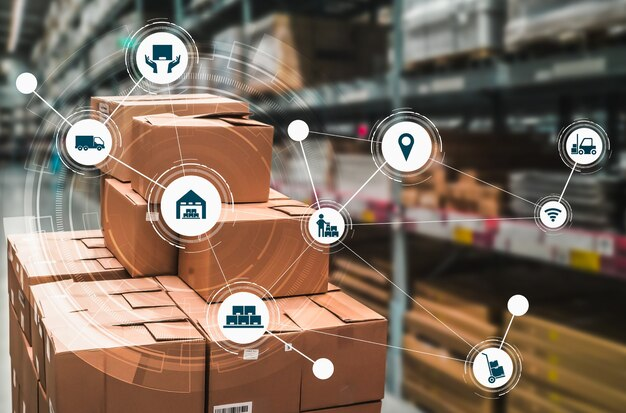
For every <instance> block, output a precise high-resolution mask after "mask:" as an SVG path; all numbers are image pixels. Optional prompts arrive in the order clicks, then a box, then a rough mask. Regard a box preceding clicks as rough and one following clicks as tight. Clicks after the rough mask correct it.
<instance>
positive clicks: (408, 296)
mask: <svg viewBox="0 0 626 413" xmlns="http://www.w3.org/2000/svg"><path fill="white" fill-rule="evenodd" d="M339 242H340V243H341V245H343V246H344V247H346V248H347V249H348V250H349V251H350V252H352V253H353V254H354V255H355V256H356V257H357V258H358V259H360V260H361V261H363V263H365V265H367V266H368V267H370V268H371V269H372V270H374V271H376V272H377V273H378V275H380V276H381V277H383V278H384V279H385V280H387V282H389V283H390V284H391V285H393V286H394V287H396V288H397V289H398V290H399V291H400V292H401V293H402V294H404V295H405V296H406V297H407V298H408V299H409V300H411V301H413V302H414V303H415V304H416V305H417V306H419V307H420V308H421V309H422V310H424V311H426V312H427V313H428V314H429V315H430V316H432V317H433V318H434V319H435V320H437V321H438V322H439V323H440V324H441V325H442V326H444V327H445V328H447V329H448V330H449V331H450V332H451V333H452V334H454V335H455V336H457V337H458V338H460V339H461V340H462V341H463V342H465V344H467V345H468V346H470V348H472V347H474V346H473V345H472V344H471V343H470V342H469V341H467V340H466V339H465V338H463V337H462V336H461V335H460V334H459V333H457V332H456V331H454V330H453V329H452V328H451V327H450V326H448V325H447V324H446V323H444V322H443V321H441V320H440V319H439V317H437V316H436V315H434V314H433V313H432V312H430V310H428V309H427V308H426V307H424V306H423V305H422V304H421V303H419V302H418V301H417V300H416V299H415V298H413V297H411V295H410V294H408V293H407V292H406V291H404V290H403V289H402V288H400V287H399V286H398V285H397V284H396V283H394V282H393V281H391V280H390V279H389V278H388V277H387V276H385V275H384V274H383V273H381V272H380V271H378V270H377V269H376V268H374V266H373V265H372V264H370V263H369V262H367V261H366V260H365V259H364V258H363V257H361V256H360V255H359V254H357V253H356V252H355V251H354V250H353V249H352V248H350V247H348V246H347V245H346V244H345V243H343V242H342V241H339Z"/></svg>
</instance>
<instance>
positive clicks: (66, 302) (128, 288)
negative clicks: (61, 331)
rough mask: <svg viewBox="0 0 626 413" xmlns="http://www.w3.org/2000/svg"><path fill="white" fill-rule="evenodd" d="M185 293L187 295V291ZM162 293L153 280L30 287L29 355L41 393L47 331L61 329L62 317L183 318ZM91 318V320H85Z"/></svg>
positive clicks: (100, 320) (96, 320) (94, 320)
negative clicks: (76, 314) (31, 302)
mask: <svg viewBox="0 0 626 413" xmlns="http://www.w3.org/2000/svg"><path fill="white" fill-rule="evenodd" d="M167 278H169V277H167ZM187 290H188V291H191V290H190V289H189V287H187ZM166 291H167V289H166V288H165V287H163V285H162V284H160V283H159V282H158V281H157V280H156V279H155V278H137V279H132V278H130V279H124V280H110V281H95V282H84V283H70V282H57V283H49V284H41V285H37V286H34V287H32V296H33V317H32V320H33V324H32V325H33V327H32V333H31V334H32V338H33V340H32V343H33V354H34V362H35V369H36V370H37V372H38V375H39V378H40V381H41V384H42V387H43V388H44V390H45V389H46V374H45V354H46V351H47V344H48V340H47V339H48V337H49V332H48V330H47V328H56V327H65V324H66V319H65V315H66V314H71V313H75V312H87V313H85V317H83V319H76V318H75V319H74V320H73V321H74V322H76V321H82V322H83V324H90V323H106V322H120V320H121V321H124V320H128V319H129V317H130V316H129V315H131V316H132V318H131V319H136V318H140V319H141V320H145V319H150V318H151V317H153V316H155V314H156V315H158V316H159V317H165V316H167V317H169V318H170V319H171V320H179V319H183V318H184V314H183V313H182V311H180V310H179V309H178V308H177V307H176V305H175V304H174V302H173V301H171V300H168V298H167V297H163V294H165V292H166ZM139 303H143V305H139ZM135 307H137V308H135ZM91 314H93V317H91V318H89V315H91ZM122 316H124V317H122ZM44 321H47V324H44Z"/></svg>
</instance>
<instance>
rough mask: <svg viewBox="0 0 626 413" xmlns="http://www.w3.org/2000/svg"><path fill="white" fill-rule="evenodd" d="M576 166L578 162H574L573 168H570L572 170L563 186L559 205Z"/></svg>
mask: <svg viewBox="0 0 626 413" xmlns="http://www.w3.org/2000/svg"><path fill="white" fill-rule="evenodd" d="M576 165H578V162H575V163H574V166H572V170H571V171H570V173H569V177H568V178H567V182H565V186H564V187H563V191H562V192H561V196H559V203H561V200H562V199H563V195H565V190H566V189H567V186H568V185H569V181H570V180H571V179H572V175H574V171H575V170H576Z"/></svg>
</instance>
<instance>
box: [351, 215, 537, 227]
mask: <svg viewBox="0 0 626 413" xmlns="http://www.w3.org/2000/svg"><path fill="white" fill-rule="evenodd" d="M531 219H533V220H534V219H535V217H514V218H471V219H469V218H468V219H441V220H432V221H390V222H361V223H358V224H352V226H371V225H395V224H398V225H403V224H437V223H439V224H443V223H448V222H489V221H522V220H531Z"/></svg>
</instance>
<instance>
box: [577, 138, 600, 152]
mask: <svg viewBox="0 0 626 413" xmlns="http://www.w3.org/2000/svg"><path fill="white" fill-rule="evenodd" d="M597 153H598V148H597V147H596V145H594V143H593V138H589V137H587V138H583V140H582V141H580V138H579V136H578V134H576V143H575V144H573V145H572V155H595V154H597Z"/></svg>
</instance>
